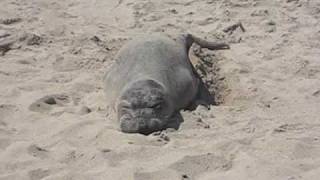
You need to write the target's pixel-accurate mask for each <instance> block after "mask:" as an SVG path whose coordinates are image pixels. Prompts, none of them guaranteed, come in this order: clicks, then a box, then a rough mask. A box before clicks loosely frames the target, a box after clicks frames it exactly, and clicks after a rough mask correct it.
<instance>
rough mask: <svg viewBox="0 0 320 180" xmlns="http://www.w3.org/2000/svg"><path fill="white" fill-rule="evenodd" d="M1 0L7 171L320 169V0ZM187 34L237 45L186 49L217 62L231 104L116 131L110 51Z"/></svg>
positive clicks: (250, 175)
mask: <svg viewBox="0 0 320 180" xmlns="http://www.w3.org/2000/svg"><path fill="white" fill-rule="evenodd" d="M0 5H1V6H0V17H1V20H0V82H1V86H0V179H1V180H14V179H19V180H20V179H32V180H40V179H45V180H59V179H60V180H63V179H80V180H81V179H83V180H86V179H117V180H128V179H130V180H146V179H148V180H149V179H152V180H160V179H161V180H162V179H170V180H175V179H177V180H181V179H195V180H211V179H225V180H233V179H240V180H241V179H243V180H244V179H259V180H267V179H275V180H278V179H279V180H280V179H281V180H283V179H287V180H294V179H304V180H318V179H319V174H320V169H319V167H320V158H319V157H320V154H319V152H320V146H319V144H320V143H319V139H320V123H319V115H320V114H319V113H320V111H319V107H320V99H319V98H320V93H319V91H320V88H319V87H320V80H319V79H320V70H319V69H320V62H319V60H318V59H319V57H320V51H319V47H320V44H319V43H320V42H319V39H320V37H319V36H320V33H319V29H320V24H319V19H320V16H319V7H320V4H319V2H318V1H316V0H310V1H307V0H299V1H292V0H291V1H290V0H289V1H257V0H251V1H243V0H225V1H212V0H206V1H190V0H183V1H178V0H174V1H172V0H170V1H169V0H165V1H155V0H151V1H142V0H137V1H133V0H122V1H118V0H108V1H104V0H97V1H84V0H70V1H49V0H43V1H36V0H29V1H22V0H18V1H14V2H12V1H11V0H2V1H1V2H0ZM239 21H241V22H242V25H243V26H244V28H245V30H246V31H245V32H243V31H242V30H241V29H240V28H237V29H234V30H233V31H232V32H224V31H223V30H224V29H225V28H227V27H230V26H232V25H233V24H236V23H238V22H239ZM186 31H188V32H191V33H194V34H197V35H198V36H200V37H207V39H227V40H228V41H229V42H231V43H232V44H231V50H230V51H223V52H210V51H206V50H203V52H202V53H200V55H199V54H198V55H197V56H200V58H202V60H203V61H199V58H198V57H197V56H194V55H192V53H191V56H192V57H193V58H192V61H193V62H194V63H195V64H196V63H200V62H202V63H203V62H207V61H206V60H208V59H213V60H214V61H215V63H214V64H213V65H214V66H215V67H210V66H211V65H210V63H209V64H208V63H207V64H205V66H204V67H205V68H204V69H203V70H204V73H206V74H207V75H206V76H205V81H206V82H207V83H210V82H219V83H221V84H220V85H221V86H220V85H219V86H214V85H213V86H212V89H211V90H212V91H214V90H216V91H219V93H220V92H221V93H220V94H219V96H220V97H219V99H220V100H221V102H222V103H221V104H220V105H219V106H214V107H213V108H211V110H210V111H207V110H205V109H204V108H198V109H197V110H196V111H194V112H184V113H182V115H183V117H184V119H185V121H184V123H182V125H181V127H180V129H179V131H173V130H170V129H168V130H166V131H164V132H159V133H156V134H151V135H149V136H142V135H138V134H135V135H128V134H124V133H121V132H119V131H118V129H117V126H116V125H114V123H113V122H112V120H113V119H112V118H113V115H112V114H107V112H108V111H107V109H106V107H105V105H106V102H105V100H104V93H103V88H102V77H103V75H104V73H105V71H106V69H108V68H110V65H111V64H112V63H113V62H114V60H113V57H114V56H115V54H116V53H117V51H118V50H119V48H120V47H121V46H122V45H123V44H124V43H125V42H127V41H128V40H129V39H128V37H132V36H134V35H137V34H145V33H155V32H164V33H166V34H168V35H171V36H172V37H174V36H175V35H176V34H179V33H183V32H186ZM24 33H26V34H29V35H30V36H28V38H22V39H21V38H19V37H21V36H20V35H21V34H24ZM196 54H197V53H196ZM200 64H201V63H200ZM216 67H218V68H216ZM199 68H200V69H201V67H199ZM212 70H214V71H212ZM210 77H211V78H210ZM225 95H227V96H225Z"/></svg>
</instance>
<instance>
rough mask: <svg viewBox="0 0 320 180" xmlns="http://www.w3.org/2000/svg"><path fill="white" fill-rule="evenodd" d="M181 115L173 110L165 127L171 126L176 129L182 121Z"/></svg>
mask: <svg viewBox="0 0 320 180" xmlns="http://www.w3.org/2000/svg"><path fill="white" fill-rule="evenodd" d="M183 121H184V120H183V117H182V115H181V113H180V112H179V111H178V112H175V113H174V114H173V115H172V116H171V117H170V120H169V122H168V124H167V126H166V128H173V129H175V130H178V129H179V127H180V124H181V123H182V122H183Z"/></svg>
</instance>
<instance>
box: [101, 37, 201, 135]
mask: <svg viewBox="0 0 320 180" xmlns="http://www.w3.org/2000/svg"><path fill="white" fill-rule="evenodd" d="M184 37H186V36H181V38H180V39H179V38H178V40H177V41H174V40H172V39H170V38H168V37H166V36H161V35H147V36H144V37H141V38H136V39H134V40H132V41H130V42H129V43H127V44H126V45H124V46H123V47H122V48H121V49H120V51H119V52H118V54H117V56H116V62H115V63H114V64H113V66H112V67H111V68H110V71H109V72H108V73H107V74H106V76H105V82H104V84H105V92H106V97H107V99H108V101H109V102H110V104H109V105H110V106H112V107H114V108H115V110H116V112H117V116H118V120H119V122H120V129H121V131H123V132H126V133H142V134H149V133H152V132H154V131H159V130H163V129H166V128H168V127H169V124H174V126H176V127H178V126H177V124H176V123H179V122H181V119H177V117H181V115H180V113H179V111H180V110H181V109H188V107H189V106H190V105H192V104H194V101H195V99H196V96H197V94H198V91H199V84H200V83H201V82H202V81H201V80H199V76H197V75H195V71H194V69H193V67H192V65H191V63H190V60H189V57H188V51H189V47H190V42H187V41H186V39H185V38H184ZM188 43H189V44H188ZM186 44H188V45H186ZM191 44H192V42H191Z"/></svg>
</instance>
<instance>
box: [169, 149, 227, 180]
mask: <svg viewBox="0 0 320 180" xmlns="http://www.w3.org/2000/svg"><path fill="white" fill-rule="evenodd" d="M231 167H232V161H231V160H228V159H226V158H225V157H223V156H217V155H214V154H211V153H207V154H202V155H196V156H185V157H183V158H182V159H181V160H179V161H177V162H176V163H174V164H172V165H171V166H170V167H169V168H170V169H173V170H176V171H177V172H179V173H180V174H181V175H182V178H184V179H194V178H195V177H196V176H198V175H200V174H202V173H206V172H212V171H227V170H229V169H230V168H231Z"/></svg>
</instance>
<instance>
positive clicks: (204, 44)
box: [179, 34, 230, 110]
mask: <svg viewBox="0 0 320 180" xmlns="http://www.w3.org/2000/svg"><path fill="white" fill-rule="evenodd" d="M179 39H180V41H182V43H183V45H184V46H185V48H186V52H187V53H188V52H189V49H190V47H191V46H192V44H193V43H196V44H198V45H199V46H200V47H201V48H208V49H210V50H222V49H230V46H229V45H228V44H226V43H216V42H210V41H206V40H204V39H201V38H198V37H196V36H194V35H192V34H184V35H181V36H180V37H179ZM188 60H189V62H188V63H189V64H190V66H191V69H192V71H193V73H194V75H195V76H196V77H197V79H198V80H199V83H198V94H197V96H196V97H195V99H194V100H193V101H192V102H191V103H190V104H189V105H188V106H187V107H185V108H184V110H195V109H196V108H197V106H198V105H202V106H205V107H207V108H208V109H210V105H216V102H215V99H214V97H213V96H212V95H211V94H210V92H209V90H208V88H207V87H206V85H205V84H204V82H203V81H202V79H201V77H200V75H199V74H198V72H197V71H196V69H195V68H194V66H193V65H192V63H191V61H190V59H188Z"/></svg>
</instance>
